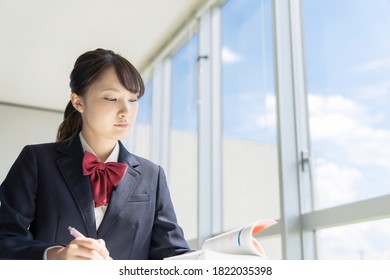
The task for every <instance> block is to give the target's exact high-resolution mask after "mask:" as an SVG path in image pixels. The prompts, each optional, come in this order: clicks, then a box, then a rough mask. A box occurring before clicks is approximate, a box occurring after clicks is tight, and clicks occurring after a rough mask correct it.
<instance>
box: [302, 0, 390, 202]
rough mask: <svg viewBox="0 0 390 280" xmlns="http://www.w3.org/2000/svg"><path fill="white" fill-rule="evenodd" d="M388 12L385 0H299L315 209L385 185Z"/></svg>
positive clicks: (389, 167) (378, 191) (389, 130)
mask: <svg viewBox="0 0 390 280" xmlns="http://www.w3.org/2000/svg"><path fill="white" fill-rule="evenodd" d="M389 14H390V2H389V1H365V0H343V1H338V0H330V1H320V0H314V1H313V0H305V1H304V22H305V24H304V30H305V39H306V42H305V44H306V46H305V48H306V57H307V77H308V94H309V96H308V103H309V112H310V130H311V145H312V150H313V151H314V158H315V168H314V172H313V173H314V194H315V204H316V209H321V208H326V207H332V206H335V205H340V204H343V203H349V202H353V201H357V200H362V199H367V198H372V197H375V196H380V195H385V194H389V193H390V187H389V182H390V161H389V158H390V146H389V143H390V110H389V108H390V75H389V71H390V36H389V32H388V28H386V27H388V26H390V17H389Z"/></svg>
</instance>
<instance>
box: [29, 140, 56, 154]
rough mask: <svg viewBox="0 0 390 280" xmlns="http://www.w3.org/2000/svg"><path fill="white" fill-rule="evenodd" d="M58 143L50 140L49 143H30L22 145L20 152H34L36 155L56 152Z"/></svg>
mask: <svg viewBox="0 0 390 280" xmlns="http://www.w3.org/2000/svg"><path fill="white" fill-rule="evenodd" d="M59 145H61V143H60V142H51V143H41V144H30V145H26V146H24V148H23V150H22V153H23V152H25V153H29V152H30V153H31V152H32V153H35V154H38V155H46V154H50V153H53V154H54V153H56V151H57V149H58V147H59Z"/></svg>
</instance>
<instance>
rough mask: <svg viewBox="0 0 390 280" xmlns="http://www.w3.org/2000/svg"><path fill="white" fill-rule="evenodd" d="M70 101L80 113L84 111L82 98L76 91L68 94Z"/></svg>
mask: <svg viewBox="0 0 390 280" xmlns="http://www.w3.org/2000/svg"><path fill="white" fill-rule="evenodd" d="M70 101H71V102H72V104H73V107H74V108H75V109H76V110H77V111H79V112H80V113H82V112H83V111H84V103H83V101H84V100H83V98H82V97H81V96H80V95H78V94H77V93H74V92H72V93H71V94H70Z"/></svg>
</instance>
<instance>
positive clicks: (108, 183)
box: [83, 152, 127, 207]
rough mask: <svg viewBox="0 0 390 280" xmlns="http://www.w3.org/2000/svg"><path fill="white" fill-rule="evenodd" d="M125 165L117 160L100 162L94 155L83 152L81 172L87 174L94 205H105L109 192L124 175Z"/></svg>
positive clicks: (108, 199) (109, 195)
mask: <svg viewBox="0 0 390 280" xmlns="http://www.w3.org/2000/svg"><path fill="white" fill-rule="evenodd" d="M126 169H127V165H125V164H122V163H118V162H107V163H103V162H101V161H100V160H99V159H98V158H97V157H96V156H95V155H93V154H91V153H89V152H85V154H84V157H83V174H84V175H89V179H90V181H91V187H92V194H93V199H94V200H95V207H99V206H102V205H107V203H108V202H109V201H110V198H111V193H112V190H113V189H114V187H116V186H117V185H118V184H119V182H120V181H121V180H122V178H123V176H124V175H125V172H126Z"/></svg>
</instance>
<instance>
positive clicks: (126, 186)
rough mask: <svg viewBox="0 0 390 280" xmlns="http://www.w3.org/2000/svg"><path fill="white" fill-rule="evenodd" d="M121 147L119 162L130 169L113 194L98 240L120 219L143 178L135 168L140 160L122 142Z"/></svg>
mask: <svg viewBox="0 0 390 280" xmlns="http://www.w3.org/2000/svg"><path fill="white" fill-rule="evenodd" d="M119 145H120V152H119V159H118V161H119V162H120V163H124V164H126V165H127V166H128V168H127V170H126V173H125V175H124V177H123V179H122V180H121V182H120V183H119V184H118V186H116V188H114V191H113V192H112V195H111V199H110V203H109V204H108V208H107V211H106V213H105V215H104V218H103V221H102V223H101V224H100V226H99V228H98V238H100V237H101V236H103V235H104V233H105V232H106V231H107V230H108V229H109V228H110V226H111V225H112V223H113V222H114V221H115V220H116V219H117V218H118V215H119V212H120V211H121V209H123V207H124V206H125V204H126V201H127V200H128V197H129V196H130V195H131V194H132V193H133V191H134V190H135V187H136V186H137V184H138V182H139V180H140V178H141V174H140V172H139V171H138V170H136V169H135V167H137V166H138V165H139V162H138V160H137V159H136V157H135V156H133V155H132V154H130V153H129V152H128V151H127V150H126V148H125V147H124V146H123V145H122V143H121V142H119Z"/></svg>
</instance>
